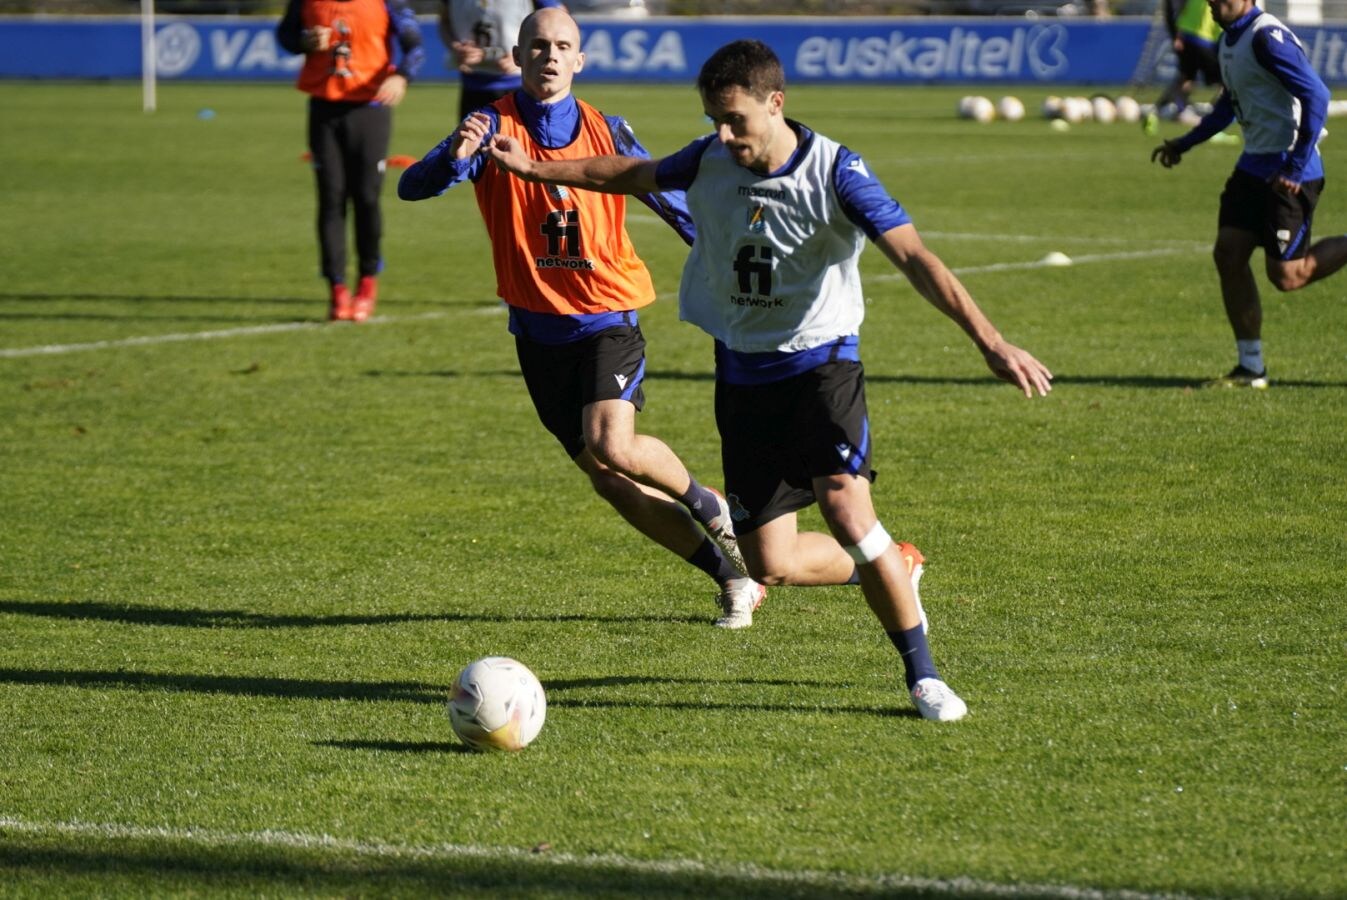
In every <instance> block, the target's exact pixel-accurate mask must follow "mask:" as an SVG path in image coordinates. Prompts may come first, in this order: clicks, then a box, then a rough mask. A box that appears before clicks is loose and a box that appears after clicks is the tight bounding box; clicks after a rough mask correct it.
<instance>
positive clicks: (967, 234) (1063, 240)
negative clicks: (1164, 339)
mask: <svg viewBox="0 0 1347 900" xmlns="http://www.w3.org/2000/svg"><path fill="white" fill-rule="evenodd" d="M921 236H922V237H932V238H944V239H947V240H953V241H996V242H997V243H1016V244H1052V243H1057V244H1113V245H1116V244H1159V245H1160V246H1161V247H1165V248H1168V249H1171V250H1174V251H1175V252H1179V251H1181V250H1207V249H1209V248H1210V247H1211V243H1210V242H1208V243H1205V244H1204V243H1202V242H1201V241H1166V240H1149V239H1137V238H1129V237H1083V236H1080V235H1061V236H1059V237H1053V236H1052V235H1050V234H987V233H985V232H974V231H922V232H921Z"/></svg>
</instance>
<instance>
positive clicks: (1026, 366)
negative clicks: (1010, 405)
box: [982, 340, 1052, 397]
mask: <svg viewBox="0 0 1347 900" xmlns="http://www.w3.org/2000/svg"><path fill="white" fill-rule="evenodd" d="M982 355H983V357H984V358H985V359H986V360H987V367H988V368H990V369H991V370H992V373H993V374H994V375H996V377H997V378H999V379H1001V380H1002V381H1007V382H1009V383H1011V384H1013V385H1015V386H1016V387H1018V388H1019V389H1020V390H1021V391H1023V392H1024V396H1026V397H1032V396H1033V395H1034V391H1038V395H1039V396H1040V397H1046V396H1048V392H1049V391H1051V390H1052V372H1050V371H1048V367H1047V366H1045V365H1043V364H1042V363H1041V362H1039V361H1038V360H1036V359H1034V357H1033V355H1032V354H1030V353H1029V352H1028V351H1026V350H1021V349H1020V348H1019V347H1016V346H1015V345H1014V344H1011V343H1009V342H1007V341H1004V340H1003V341H1000V342H999V343H996V344H993V345H992V346H990V347H988V348H987V349H986V350H984V351H982Z"/></svg>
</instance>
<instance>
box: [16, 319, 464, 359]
mask: <svg viewBox="0 0 1347 900" xmlns="http://www.w3.org/2000/svg"><path fill="white" fill-rule="evenodd" d="M444 315H445V314H444V313H442V312H429V313H422V314H421V315H419V316H375V317H374V318H372V319H370V320H369V321H367V322H365V323H363V324H365V325H390V324H393V323H395V322H412V321H420V320H422V319H439V318H442V317H443V316H444ZM330 324H331V323H329V322H283V323H279V324H276V325H249V326H246V327H243V328H222V329H219V330H217V331H187V332H179V333H177V334H148V335H142V336H140V337H129V338H118V339H117V340H111V341H90V342H89V343H87V344H47V345H45V346H42V347H15V348H12V349H9V350H4V349H0V359H17V358H19V357H21V356H52V355H56V354H60V353H79V352H81V351H83V350H105V349H107V348H109V347H141V346H145V345H148V344H174V343H178V342H180V341H215V340H219V339H221V338H232V337H244V336H246V335H250V334H277V333H280V332H285V331H309V330H310V329H314V328H326V327H328V326H329V325H330Z"/></svg>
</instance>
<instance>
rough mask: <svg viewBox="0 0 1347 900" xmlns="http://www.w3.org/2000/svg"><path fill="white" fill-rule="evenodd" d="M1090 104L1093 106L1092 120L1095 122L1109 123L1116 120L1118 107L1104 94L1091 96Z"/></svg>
mask: <svg viewBox="0 0 1347 900" xmlns="http://www.w3.org/2000/svg"><path fill="white" fill-rule="evenodd" d="M1090 105H1091V106H1093V107H1094V120H1095V121H1096V122H1103V123H1104V124H1105V125H1109V124H1112V123H1113V122H1114V121H1116V120H1117V118H1118V107H1117V106H1115V105H1114V103H1113V101H1112V100H1110V99H1109V98H1107V97H1104V96H1098V97H1091V98H1090Z"/></svg>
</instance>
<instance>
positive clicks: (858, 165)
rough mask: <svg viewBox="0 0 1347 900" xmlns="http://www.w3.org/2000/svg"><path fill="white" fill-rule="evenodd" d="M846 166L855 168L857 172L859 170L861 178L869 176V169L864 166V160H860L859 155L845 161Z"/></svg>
mask: <svg viewBox="0 0 1347 900" xmlns="http://www.w3.org/2000/svg"><path fill="white" fill-rule="evenodd" d="M847 168H848V169H855V170H856V171H857V172H860V173H861V177H862V178H869V177H870V171H869V170H868V169H866V168H865V161H864V160H862V159H861V158H860V157H859V156H858V157H856V158H855V159H853V160H852V161H851V162H849V163H847Z"/></svg>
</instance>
